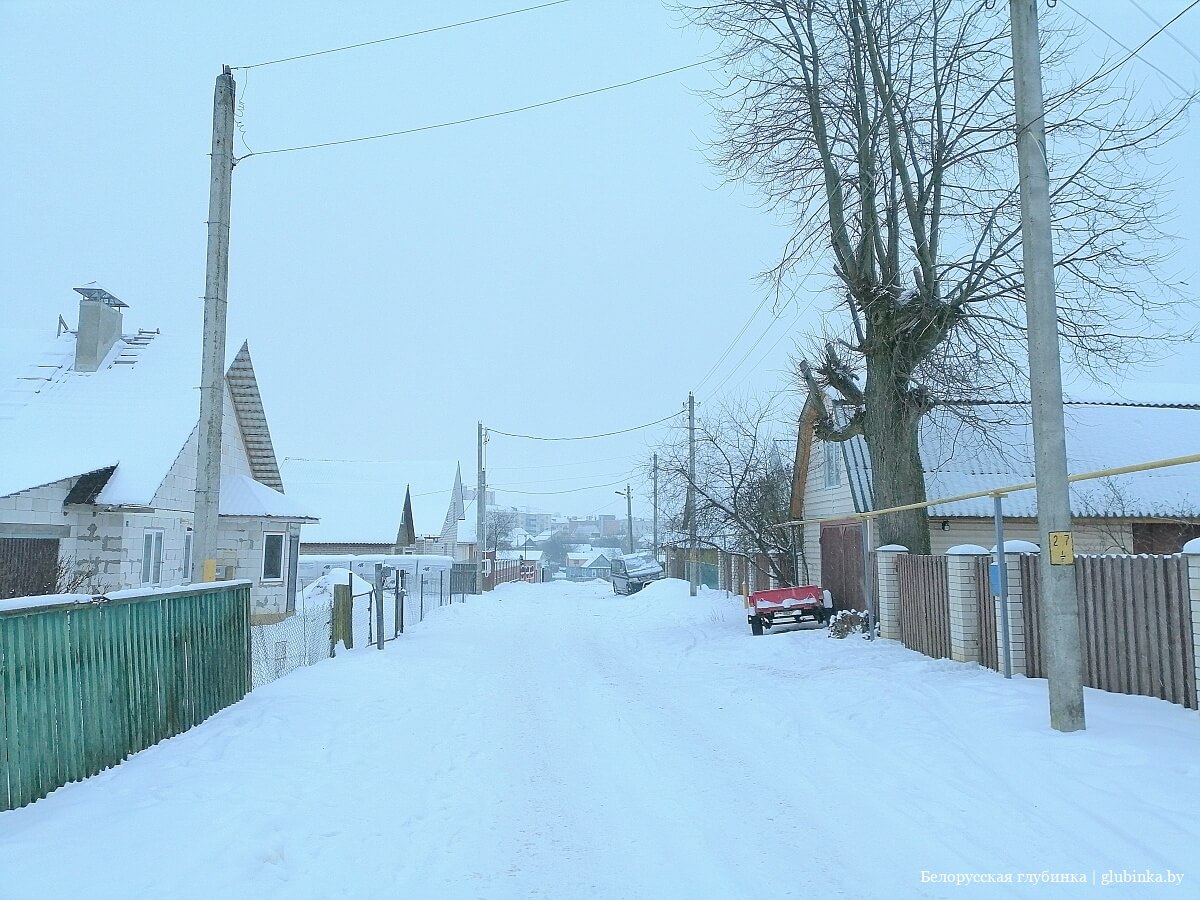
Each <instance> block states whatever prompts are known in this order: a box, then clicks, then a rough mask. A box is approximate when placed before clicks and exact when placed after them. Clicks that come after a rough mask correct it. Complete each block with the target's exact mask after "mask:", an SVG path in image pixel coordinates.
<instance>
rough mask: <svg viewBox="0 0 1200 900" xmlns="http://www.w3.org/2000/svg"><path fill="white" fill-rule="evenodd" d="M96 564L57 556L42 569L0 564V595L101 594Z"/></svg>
mask: <svg viewBox="0 0 1200 900" xmlns="http://www.w3.org/2000/svg"><path fill="white" fill-rule="evenodd" d="M97 570H98V565H97V564H96V563H95V562H94V561H90V560H76V559H75V557H73V556H60V557H59V558H58V561H57V563H56V564H55V566H54V568H53V569H49V568H47V570H46V571H44V572H41V573H30V572H19V571H16V570H15V569H6V568H0V599H8V598H12V597H19V596H31V597H39V596H45V595H48V594H103V593H104V591H105V588H104V586H103V585H102V584H101V583H100V581H99V579H98V577H97V575H98V571H97Z"/></svg>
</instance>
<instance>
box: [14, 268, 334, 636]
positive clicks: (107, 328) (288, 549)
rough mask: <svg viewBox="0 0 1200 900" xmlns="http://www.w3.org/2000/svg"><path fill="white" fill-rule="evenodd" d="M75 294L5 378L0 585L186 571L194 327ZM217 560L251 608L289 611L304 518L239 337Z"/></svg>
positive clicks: (157, 578) (124, 581)
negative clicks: (65, 313) (139, 325)
mask: <svg viewBox="0 0 1200 900" xmlns="http://www.w3.org/2000/svg"><path fill="white" fill-rule="evenodd" d="M76 290H77V291H78V292H79V293H80V295H81V300H80V303H79V322H78V328H77V329H76V330H75V331H70V330H68V329H66V328H65V327H64V324H65V323H62V322H61V321H60V326H59V334H58V336H57V338H55V339H54V340H53V341H51V342H49V343H48V346H47V347H46V348H45V350H44V351H43V352H42V353H41V355H40V356H36V357H35V358H34V361H33V364H32V365H30V366H28V367H27V368H26V369H24V370H23V371H21V372H20V373H18V374H17V375H16V376H15V377H14V378H13V379H12V380H11V381H10V382H9V383H6V384H0V446H3V447H4V448H5V450H4V464H3V466H0V589H3V591H4V593H5V594H6V595H8V596H17V595H20V594H24V593H51V592H54V591H55V590H56V589H57V588H61V587H63V586H64V582H65V583H67V584H69V585H71V586H73V587H75V589H77V590H84V591H92V592H101V591H109V590H117V589H122V588H133V587H141V586H155V585H164V586H167V585H177V584H182V583H186V582H187V581H188V580H189V558H190V556H191V541H192V523H193V512H194V508H195V486H196V439H197V438H196V435H197V423H198V422H199V408H200V397H199V394H200V392H199V390H198V385H199V380H200V345H201V334H200V327H199V321H198V317H196V318H197V321H196V322H195V323H194V325H193V326H192V327H184V326H181V327H178V328H162V329H155V330H145V329H139V330H138V331H136V332H132V333H127V332H125V330H124V327H125V323H124V321H123V316H124V313H123V310H124V309H126V308H127V306H126V304H125V303H123V302H121V301H120V300H118V299H117V298H116V297H114V296H113V295H111V294H109V293H108V292H107V291H104V290H102V289H99V288H76ZM225 388H226V391H225V410H224V419H223V427H222V453H221V502H220V510H219V512H220V516H219V530H218V558H217V564H218V575H219V577H222V578H247V579H250V580H251V581H252V582H253V583H254V587H253V590H252V592H251V598H252V604H253V608H254V611H255V612H256V613H259V614H277V613H282V612H285V611H287V609H288V607H289V606H290V601H289V598H292V597H294V586H295V581H296V575H295V565H296V559H297V555H298V554H297V548H298V546H299V540H300V527H301V525H303V524H305V523H311V522H315V521H317V519H316V517H315V516H314V515H313V514H312V513H311V512H309V511H308V509H307V508H305V507H303V506H301V505H300V504H298V503H296V502H295V501H294V500H293V499H292V498H290V497H288V496H285V495H284V493H283V481H282V479H281V478H280V474H279V468H278V466H277V465H276V461H275V451H274V447H273V446H272V443H271V433H270V430H269V428H268V426H267V419H266V414H265V412H264V410H263V405H262V399H261V396H260V394H259V389H258V382H257V380H256V378H255V374H254V366H253V364H252V362H251V359H250V350H249V347H248V346H247V345H246V344H242V346H241V349H240V350H238V352H237V354H236V355H235V357H234V359H233V362H232V364H231V365H230V367H229V369H228V371H227V372H226V376H225Z"/></svg>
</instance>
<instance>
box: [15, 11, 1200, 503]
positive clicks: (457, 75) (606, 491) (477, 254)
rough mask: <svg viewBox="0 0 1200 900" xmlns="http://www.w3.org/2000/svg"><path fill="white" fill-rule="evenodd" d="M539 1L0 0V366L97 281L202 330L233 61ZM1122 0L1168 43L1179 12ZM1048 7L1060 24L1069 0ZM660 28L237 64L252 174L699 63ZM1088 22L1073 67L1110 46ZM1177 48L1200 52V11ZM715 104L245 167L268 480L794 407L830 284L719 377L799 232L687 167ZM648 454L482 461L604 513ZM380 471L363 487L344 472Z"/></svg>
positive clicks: (702, 163) (236, 191)
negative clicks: (804, 349)
mask: <svg viewBox="0 0 1200 900" xmlns="http://www.w3.org/2000/svg"><path fill="white" fill-rule="evenodd" d="M531 2H532V0H461V2H458V3H454V4H443V3H428V2H427V3H415V2H414V3H385V2H343V3H337V4H331V3H300V2H269V0H261V2H255V3H244V2H207V3H204V4H200V3H191V2H186V3H185V2H178V3H170V4H164V3H147V2H128V0H125V2H112V3H98V2H52V0H36V2H21V0H0V78H3V81H4V83H5V85H6V89H7V93H6V100H5V103H4V105H3V113H2V115H3V117H4V132H5V136H6V139H5V140H4V141H3V143H2V144H0V162H2V163H3V165H4V171H5V172H6V173H8V176H9V177H8V179H6V181H7V183H6V185H5V190H4V195H5V198H6V200H5V204H4V210H5V213H6V214H5V216H4V225H3V228H4V240H3V241H2V242H0V271H2V272H3V273H4V291H5V301H4V304H5V306H4V308H5V313H6V315H5V319H6V321H7V322H8V323H9V324H10V326H11V329H10V331H9V332H8V334H9V336H10V339H9V340H8V342H7V344H6V345H4V347H3V349H4V352H6V353H13V352H20V350H21V349H22V348H21V347H20V346H18V347H17V348H15V349H14V348H13V347H12V344H13V343H14V341H13V340H12V339H11V336H12V335H17V334H25V333H27V331H28V329H30V328H33V329H40V330H42V331H44V332H46V333H48V334H49V335H51V336H52V335H53V331H54V324H55V321H56V318H57V315H58V314H59V313H62V314H64V315H65V316H66V318H67V320H68V321H69V322H70V323H71V324H72V325H73V324H74V321H75V309H76V299H77V298H76V296H75V295H74V294H73V293H72V292H71V288H72V287H75V286H77V285H82V284H87V283H89V282H93V281H95V282H99V283H100V284H101V285H103V286H104V287H106V288H107V289H108V290H110V291H112V292H113V293H114V294H116V295H117V296H118V297H120V298H121V299H123V300H124V301H125V302H127V303H128V304H129V305H130V307H131V309H130V310H128V316H127V320H126V321H127V325H128V326H132V327H146V328H153V327H156V325H158V324H159V323H160V322H165V321H168V320H169V319H170V318H171V316H172V314H173V311H175V310H178V309H181V308H188V307H190V308H192V309H195V308H198V306H199V304H200V300H199V297H200V295H201V294H202V293H203V287H204V254H205V219H206V214H207V191H208V158H207V154H208V150H209V145H210V142H211V123H212V93H213V80H214V78H215V77H216V76H217V75H218V74H219V72H220V67H221V65H222V64H230V65H233V66H244V65H250V64H254V63H260V62H263V61H266V60H272V59H276V58H279V57H284V56H291V55H294V54H300V53H306V52H310V51H315V50H321V49H324V48H328V47H335V46H339V45H344V44H352V43H356V42H360V41H367V40H372V39H375V38H380V37H385V36H389V35H394V34H399V33H403V32H409V31H415V30H420V29H423V28H429V27H433V26H437V25H444V24H447V23H450V22H456V21H461V20H464V19H470V18H473V17H476V16H486V15H490V14H494V13H497V12H504V11H507V10H511V9H516V8H519V7H521V6H526V5H530V4H531ZM1139 2H1140V3H1141V5H1142V6H1143V7H1144V8H1145V9H1146V10H1148V11H1149V12H1150V13H1151V15H1153V16H1154V17H1155V18H1158V19H1159V20H1160V21H1164V20H1165V19H1167V18H1169V17H1170V16H1172V15H1174V13H1175V12H1177V11H1178V10H1179V9H1181V8H1182V7H1183V6H1185V5H1186V3H1185V2H1184V0H1139ZM1072 5H1073V6H1075V7H1076V8H1078V9H1081V10H1084V11H1085V12H1086V13H1087V14H1088V15H1089V16H1090V17H1091V18H1093V19H1094V20H1095V21H1096V23H1097V24H1098V25H1099V26H1101V27H1102V28H1104V29H1106V30H1108V31H1110V32H1112V33H1113V34H1115V35H1117V36H1119V37H1120V38H1121V40H1122V41H1124V42H1127V43H1129V44H1130V45H1133V44H1134V43H1136V42H1140V40H1141V39H1142V38H1144V37H1145V36H1146V35H1148V34H1150V33H1151V32H1152V31H1153V30H1154V28H1155V26H1154V25H1153V24H1152V23H1151V22H1150V21H1149V20H1148V19H1146V18H1145V17H1144V16H1143V15H1142V14H1141V13H1140V12H1138V10H1137V9H1136V7H1135V6H1134V5H1133V4H1132V2H1131V0H1076V2H1075V3H1073V4H1072ZM999 6H1000V7H1003V6H1004V4H1003V3H1001V4H999ZM1056 13H1057V14H1059V15H1062V16H1071V15H1072V13H1071V11H1070V9H1067V8H1065V2H1060V4H1059V8H1058V10H1056ZM676 25H677V22H676V17H675V16H674V14H672V13H671V12H670V11H669V10H668V9H666V8H665V7H664V6H663V5H661V4H660V3H658V2H652V0H645V2H641V0H573V2H569V3H564V4H561V5H557V6H553V7H550V8H547V9H543V10H540V11H537V12H531V13H527V14H523V15H517V16H511V17H507V18H503V19H498V20H494V21H490V22H484V23H481V24H477V25H471V26H467V27H463V28H457V29H453V30H448V31H442V32H438V33H435V34H430V35H426V36H422V37H416V38H412V39H407V40H402V41H395V42H390V43H384V44H380V45H376V46H372V47H367V48H363V49H360V50H355V51H351V52H345V53H337V54H331V55H327V56H320V57H316V58H313V59H307V60H301V61H296V62H290V63H284V64H279V65H274V66H266V67H261V68H253V69H250V70H248V71H246V70H239V71H237V72H235V76H236V78H237V83H238V91H239V96H240V99H241V100H242V101H243V104H244V107H243V110H242V115H241V117H240V122H241V125H242V128H243V129H244V131H243V135H244V140H243V139H241V138H240V139H239V144H238V150H239V154H243V153H245V152H247V149H249V150H254V151H263V150H270V149H276V148H283V147H292V146H296V145H302V144H311V143H318V142H323V141H331V140H339V139H344V138H352V137H358V136H362V135H369V134H375V133H379V132H387V131H396V130H401V129H406V128H412V127H416V126H422V125H430V124H435V123H439V122H445V121H448V120H456V119H462V118H467V117H471V116H475V115H480V114H485V113H491V112H495V111H498V110H503V109H508V108H512V107H517V106H523V105H527V104H530V103H537V102H540V101H544V100H549V99H553V98H556V97H560V96H563V95H568V94H572V93H577V92H580V91H586V90H590V89H593V88H597V87H602V86H605V85H610V84H614V83H617V82H622V81H628V80H631V79H634V78H639V77H641V76H645V75H649V74H652V73H655V72H660V71H663V70H666V69H671V68H674V67H677V66H683V65H687V64H689V63H693V62H696V61H697V60H700V59H703V58H705V56H706V55H707V53H708V52H710V51H711V48H712V40H711V37H710V36H708V35H705V34H703V33H699V32H696V31H694V30H684V29H680V28H678V27H676ZM1084 28H1085V32H1084V33H1085V35H1086V36H1087V39H1088V40H1087V44H1086V46H1085V47H1084V48H1083V50H1082V52H1083V53H1085V54H1100V53H1104V52H1105V51H1106V50H1112V51H1113V52H1119V50H1118V48H1116V47H1115V46H1113V45H1112V44H1111V42H1110V40H1109V39H1108V38H1106V37H1105V36H1103V35H1102V34H1100V33H1098V32H1097V31H1096V30H1095V28H1093V27H1092V26H1090V25H1085V26H1084ZM1172 33H1173V34H1174V35H1175V36H1177V37H1178V38H1179V39H1180V40H1181V41H1182V42H1183V43H1185V44H1187V45H1188V48H1189V49H1191V50H1195V49H1196V48H1200V11H1197V12H1195V13H1193V14H1191V15H1190V16H1189V17H1185V18H1184V19H1183V20H1182V21H1180V22H1179V23H1178V24H1177V25H1176V26H1175V27H1174V29H1173V30H1172ZM1144 52H1145V54H1146V55H1147V56H1149V57H1150V58H1151V59H1152V60H1153V61H1154V63H1155V65H1157V66H1159V67H1160V68H1161V69H1163V70H1164V71H1165V72H1166V73H1168V74H1169V75H1170V76H1171V77H1173V78H1174V79H1176V80H1177V81H1179V82H1180V83H1181V84H1183V85H1184V86H1186V87H1188V88H1191V87H1193V86H1194V85H1195V84H1196V83H1197V80H1198V79H1197V75H1198V73H1200V63H1198V62H1197V60H1196V59H1195V58H1193V56H1192V55H1190V54H1189V53H1188V52H1187V51H1186V50H1185V49H1184V48H1182V47H1180V46H1179V45H1177V44H1175V43H1173V42H1172V41H1170V40H1168V39H1166V38H1165V37H1164V38H1160V39H1159V40H1157V41H1156V42H1155V43H1153V44H1152V45H1151V46H1150V47H1149V48H1148V49H1147V50H1146V51H1144ZM1126 70H1127V71H1128V73H1129V77H1130V79H1131V80H1132V81H1134V82H1135V83H1138V84H1142V85H1143V86H1144V89H1145V90H1146V91H1147V94H1148V95H1149V96H1153V97H1161V96H1166V95H1167V94H1168V93H1172V92H1178V89H1177V88H1176V87H1174V86H1173V85H1171V84H1169V83H1168V82H1167V81H1166V79H1164V77H1163V76H1162V75H1160V74H1159V73H1157V72H1155V71H1154V70H1153V69H1151V68H1149V67H1148V66H1146V65H1144V64H1142V63H1140V62H1138V61H1134V62H1133V63H1131V64H1130V65H1129V66H1127V67H1126ZM712 84H713V81H712V78H711V76H710V75H709V74H708V73H707V72H705V70H704V69H691V70H688V71H685V72H681V73H678V74H675V75H670V76H667V77H664V78H659V79H654V80H651V81H646V82H644V83H641V84H637V85H634V86H631V87H627V88H622V89H620V90H615V91H611V92H608V93H603V94H599V95H596V96H590V97H585V98H582V99H578V100H573V101H570V102H566V103H562V104H557V105H554V106H550V107H547V108H543V109H537V110H532V111H529V112H524V113H520V114H516V115H512V116H507V117H504V118H498V119H491V120H487V121H482V122H476V123H472V124H466V125H461V126H456V127H450V128H444V129H439V130H433V131H427V132H424V133H420V134H415V135H409V136H405V137H397V138H393V139H387V140H378V141H370V142H364V143H358V144H351V145H347V146H340V147H331V148H326V149H320V150H311V151H304V152H293V153H282V154H274V155H263V156H259V157H251V158H248V159H246V160H245V161H243V162H242V163H240V164H239V165H238V167H237V169H236V170H235V173H234V182H233V214H232V231H231V248H232V249H231V266H230V268H231V274H230V290H229V296H230V305H229V338H230V342H231V343H234V342H240V341H241V340H242V339H249V341H250V344H251V349H252V351H253V354H254V360H255V365H256V369H257V372H258V375H259V380H260V384H261V386H262V391H263V395H264V400H265V402H266V405H267V411H268V415H269V418H270V424H271V430H272V433H273V436H274V439H275V445H276V451H277V453H278V454H279V456H280V457H303V458H332V459H362V460H372V461H379V460H395V459H405V458H409V459H446V460H451V461H460V462H461V463H462V465H463V469H464V475H465V479H466V480H467V481H468V482H470V481H473V479H474V469H475V433H476V429H475V423H476V421H478V420H480V419H482V420H483V421H484V422H485V423H486V424H488V425H490V426H492V427H494V428H497V429H500V430H504V431H514V432H523V433H532V434H539V435H572V434H590V433H595V432H606V431H611V430H617V429H622V428H625V427H628V426H631V425H636V424H639V423H643V422H648V421H651V420H655V419H659V418H661V417H663V416H665V415H668V414H670V413H672V412H674V411H675V410H677V409H679V408H680V407H681V404H682V402H683V401H684V400H685V399H686V396H687V392H688V390H689V389H696V390H697V394H698V396H699V397H700V398H701V400H702V401H710V400H711V398H712V397H713V396H720V395H724V394H728V393H733V394H735V395H762V394H767V393H770V392H773V391H778V390H780V389H781V388H784V387H786V382H787V374H786V371H787V368H788V354H789V353H790V351H791V350H792V347H793V342H794V341H795V340H797V339H800V338H802V337H803V335H804V334H805V333H806V332H807V331H809V330H812V329H814V328H816V327H817V325H818V323H819V321H820V315H821V313H822V312H823V311H824V310H825V309H826V308H827V307H828V301H827V300H826V299H824V298H823V297H822V295H821V293H820V291H821V288H822V287H825V286H826V285H827V283H828V282H827V281H826V279H825V278H824V277H815V278H813V279H811V280H810V281H809V282H808V283H807V286H808V287H809V288H810V289H811V293H807V294H802V295H801V296H800V299H799V303H798V305H797V306H795V307H791V308H788V309H783V310H780V311H779V313H780V315H779V318H778V319H773V313H772V310H771V308H770V304H769V303H768V304H766V305H765V306H763V307H762V308H761V309H760V311H759V313H758V314H757V316H755V317H754V318H753V319H752V321H750V323H749V326H748V327H747V328H746V329H745V331H744V333H742V335H741V337H740V338H739V339H738V340H737V342H736V343H733V346H732V348H731V349H730V352H729V353H728V355H727V356H726V358H725V359H724V360H723V361H722V362H721V364H720V365H719V366H718V367H717V368H716V370H715V371H713V372H712V373H711V375H709V372H710V369H711V367H712V365H713V363H714V362H716V361H717V359H718V357H720V356H721V355H722V354H723V353H725V351H726V349H727V348H730V347H731V342H733V338H734V336H735V335H737V334H738V332H739V330H740V329H742V327H743V325H745V324H746V322H747V320H748V319H749V318H750V317H751V315H752V314H753V313H754V311H755V309H756V307H759V305H760V303H761V301H762V300H763V298H764V294H763V291H762V288H761V287H760V285H759V284H758V282H757V281H756V279H755V275H756V273H757V272H759V271H761V270H762V269H763V268H765V267H767V266H768V265H770V264H771V263H772V262H773V260H774V259H775V257H776V254H777V253H778V252H779V249H780V247H781V245H782V242H783V240H784V239H785V237H786V231H785V230H784V229H783V227H782V226H781V225H780V224H779V223H777V222H775V221H773V220H772V218H771V217H770V216H769V215H768V214H766V213H764V212H763V211H761V210H760V209H758V208H757V206H756V201H755V197H754V196H753V195H751V194H748V193H746V192H744V191H741V190H739V189H737V188H732V187H728V186H724V185H723V184H722V181H721V178H720V176H719V174H718V173H717V172H715V171H714V170H713V169H712V168H711V167H710V166H709V164H708V163H707V162H706V160H705V157H704V153H703V148H704V145H705V142H706V141H707V140H708V138H709V137H710V136H711V134H712V122H713V120H712V115H711V113H710V111H709V109H708V108H707V106H706V103H705V101H704V99H703V98H702V97H701V96H699V92H700V91H701V90H703V89H704V88H706V87H711V86H712ZM1192 131H1194V129H1193V130H1192ZM1192 131H1189V133H1188V134H1186V135H1185V136H1184V137H1183V138H1182V139H1180V140H1179V141H1177V142H1176V143H1175V144H1173V145H1172V148H1171V152H1170V155H1171V157H1173V158H1175V159H1177V160H1179V161H1180V164H1179V165H1178V166H1177V168H1176V169H1175V172H1174V187H1173V191H1174V196H1175V198H1176V203H1177V207H1178V217H1177V218H1176V220H1175V222H1174V223H1173V225H1174V227H1173V230H1174V231H1175V232H1176V233H1178V234H1179V235H1180V236H1181V238H1182V239H1183V243H1182V245H1181V246H1182V250H1183V252H1182V253H1181V254H1180V259H1181V260H1185V261H1190V260H1193V259H1195V258H1196V250H1197V247H1200V243H1198V241H1200V210H1198V209H1197V206H1198V203H1197V201H1200V173H1198V172H1197V168H1196V166H1195V164H1194V160H1195V159H1197V158H1200V139H1197V137H1196V136H1195V135H1194V134H1193V133H1192ZM197 340H199V335H197ZM1172 353H1173V354H1174V355H1173V356H1172V357H1171V358H1169V359H1166V360H1165V361H1164V362H1163V364H1162V365H1161V366H1160V367H1159V368H1157V369H1155V370H1151V371H1148V372H1145V373H1142V374H1141V375H1139V376H1138V378H1139V379H1140V380H1143V381H1146V382H1162V381H1169V382H1195V381H1196V380H1197V378H1196V374H1195V371H1196V367H1197V365H1198V364H1200V359H1198V357H1197V354H1196V353H1195V352H1194V351H1191V350H1187V351H1184V352H1178V351H1177V350H1173V351H1172ZM706 375H708V377H707V379H706V380H705V376H706ZM1150 390H1152V389H1150ZM703 408H704V407H703V406H702V408H701V412H703ZM656 437H661V430H649V431H643V432H637V433H634V434H631V435H626V436H623V437H620V438H612V439H607V440H598V441H588V442H578V443H531V442H528V441H517V440H514V439H511V438H501V437H496V438H494V439H493V441H492V444H491V446H490V450H489V471H490V472H491V481H492V482H493V483H498V484H510V485H512V486H513V487H514V488H518V489H520V490H526V491H559V490H570V489H574V488H577V487H581V486H588V485H605V486H603V487H598V488H595V489H593V490H589V491H581V492H576V493H570V494H563V495H558V496H534V495H528V494H516V493H503V494H501V497H500V499H501V501H502V502H507V503H512V504H516V505H531V506H535V507H539V508H542V509H545V510H547V511H562V512H565V513H572V514H586V513H591V512H594V511H602V512H621V511H623V507H624V501H623V500H622V499H621V498H619V497H617V496H615V495H614V494H613V493H612V491H613V490H614V489H615V488H614V487H613V486H609V485H608V482H619V483H620V484H623V483H624V481H625V479H626V478H627V477H628V473H629V472H630V470H631V469H632V468H633V467H634V466H635V465H637V464H638V463H639V462H640V461H641V459H642V457H643V455H644V453H645V450H646V447H647V444H648V442H652V441H653V440H654V439H655V438H656ZM544 466H554V468H542V467H544ZM339 468H343V467H339ZM343 470H344V469H343ZM386 471H387V466H381V465H380V464H379V463H378V462H373V463H372V464H371V465H370V466H369V467H364V469H363V477H364V478H368V479H370V478H382V477H387V476H386V475H385V474H381V473H385V472H386ZM286 474H287V472H286V468H285V477H286ZM396 474H397V475H399V476H400V477H401V478H402V477H403V476H402V474H401V473H400V472H397V473H396ZM618 486H619V485H618ZM634 491H635V494H637V495H638V496H637V497H636V498H635V499H636V502H635V512H639V513H647V514H648V505H647V504H646V503H645V490H644V486H643V485H639V484H638V483H637V482H636V481H635V487H634Z"/></svg>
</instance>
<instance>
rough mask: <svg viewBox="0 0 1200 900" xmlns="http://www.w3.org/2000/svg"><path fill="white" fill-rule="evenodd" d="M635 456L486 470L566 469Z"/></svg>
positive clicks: (627, 455)
mask: <svg viewBox="0 0 1200 900" xmlns="http://www.w3.org/2000/svg"><path fill="white" fill-rule="evenodd" d="M636 456H638V454H629V453H627V454H625V455H624V456H606V457H604V458H603V459H580V460H576V461H575V462H566V463H551V464H550V465H546V466H488V471H489V472H514V471H525V470H529V469H532V470H535V471H541V470H542V469H566V468H569V467H571V466H590V465H592V464H594V463H602V462H617V461H618V460H621V461H623V460H629V459H634V458H635V457H636Z"/></svg>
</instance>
